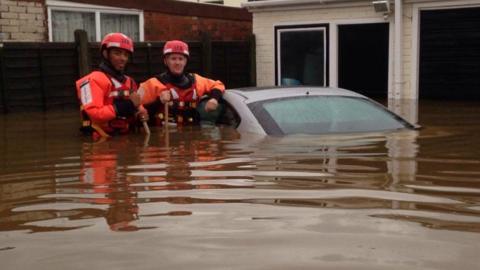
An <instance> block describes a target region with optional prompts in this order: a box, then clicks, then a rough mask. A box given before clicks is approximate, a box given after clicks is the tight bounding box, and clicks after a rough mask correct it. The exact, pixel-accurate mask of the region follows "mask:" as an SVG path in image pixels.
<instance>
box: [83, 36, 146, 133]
mask: <svg viewBox="0 0 480 270" xmlns="http://www.w3.org/2000/svg"><path fill="white" fill-rule="evenodd" d="M100 54H101V57H102V60H101V63H100V65H99V68H98V70H96V71H93V72H91V73H90V74H87V75H86V76H84V77H83V78H81V79H79V80H78V81H77V82H76V87H77V95H78V98H79V100H80V102H81V118H82V129H81V130H82V131H84V132H85V133H91V134H92V136H93V138H94V139H98V138H101V137H104V138H106V137H110V136H112V135H114V134H125V133H127V132H128V131H130V130H131V129H132V128H133V126H134V124H135V122H136V120H137V117H138V118H139V119H140V120H145V119H147V118H148V112H147V111H146V110H145V108H143V106H141V99H140V97H139V95H138V94H137V93H136V91H137V85H136V83H135V81H134V80H133V79H132V78H130V77H129V76H127V75H125V74H124V70H125V66H126V65H127V62H128V60H129V58H130V57H131V56H132V54H133V42H132V40H131V39H130V38H129V37H127V36H126V35H124V34H122V33H110V34H107V35H106V36H105V37H104V38H103V40H102V43H101V47H100Z"/></svg>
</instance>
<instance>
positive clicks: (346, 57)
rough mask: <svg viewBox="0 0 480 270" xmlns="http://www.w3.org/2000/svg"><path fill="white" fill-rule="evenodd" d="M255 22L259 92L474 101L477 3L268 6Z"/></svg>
mask: <svg viewBox="0 0 480 270" xmlns="http://www.w3.org/2000/svg"><path fill="white" fill-rule="evenodd" d="M243 6H244V7H246V8H247V9H248V10H249V11H250V12H252V14H253V33H254V34H255V36H256V49H257V51H256V55H257V56H256V62H257V78H258V79H257V85H259V86H266V85H282V84H313V85H325V86H327V85H329V86H338V87H342V88H347V89H351V90H354V91H357V92H361V93H364V94H367V95H369V96H382V97H388V98H390V99H419V98H446V99H479V100H480V93H479V92H480V91H478V90H476V89H479V87H480V43H479V40H480V39H479V38H478V37H479V36H480V0H455V1H453V0H380V1H371V0H322V1H318V0H317V1H314V0H296V1H291V0H266V1H249V2H248V3H246V4H244V5H243Z"/></svg>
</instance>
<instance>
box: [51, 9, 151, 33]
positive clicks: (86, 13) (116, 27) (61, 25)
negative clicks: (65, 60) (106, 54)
mask: <svg viewBox="0 0 480 270" xmlns="http://www.w3.org/2000/svg"><path fill="white" fill-rule="evenodd" d="M47 6H48V18H49V40H50V41H54V42H72V41H74V39H75V37H74V31H75V30H76V29H83V30H85V31H86V32H87V35H88V39H89V41H97V42H98V41H101V40H102V38H103V36H105V35H106V34H108V33H111V32H121V33H124V34H126V35H127V36H129V37H131V38H132V39H133V40H134V41H143V12H142V11H140V10H131V9H120V8H115V7H105V6H96V5H87V4H77V3H71V2H63V1H47Z"/></svg>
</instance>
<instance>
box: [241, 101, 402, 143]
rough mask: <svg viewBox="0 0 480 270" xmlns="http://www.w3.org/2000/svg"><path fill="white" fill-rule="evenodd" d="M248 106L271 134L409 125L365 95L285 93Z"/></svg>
mask: <svg viewBox="0 0 480 270" xmlns="http://www.w3.org/2000/svg"><path fill="white" fill-rule="evenodd" d="M248 106H249V108H250V109H251V110H252V112H253V114H254V115H255V117H256V118H257V120H258V122H259V123H260V125H262V127H263V128H264V129H265V132H266V133H267V134H270V135H285V134H299V133H303V134H325V133H345V132H371V131H383V130H393V129H400V128H405V127H410V126H409V124H408V123H406V122H405V121H404V120H402V119H401V118H399V117H398V116H396V115H395V114H393V113H391V112H390V111H388V110H386V109H385V108H384V107H383V106H381V105H379V104H377V103H375V102H372V101H370V100H368V99H364V98H356V97H345V96H303V97H288V98H279V99H270V100H265V101H259V102H254V103H251V104H249V105H248Z"/></svg>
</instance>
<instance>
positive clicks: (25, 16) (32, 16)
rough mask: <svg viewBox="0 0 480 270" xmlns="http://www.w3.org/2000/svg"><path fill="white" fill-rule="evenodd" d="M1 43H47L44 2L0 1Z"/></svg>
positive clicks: (40, 0) (31, 0)
mask: <svg viewBox="0 0 480 270" xmlns="http://www.w3.org/2000/svg"><path fill="white" fill-rule="evenodd" d="M0 12H1V13H0V28H1V29H0V41H1V40H8V41H46V40H47V26H46V14H45V8H44V1H42V0H25V1H11V0H0Z"/></svg>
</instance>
